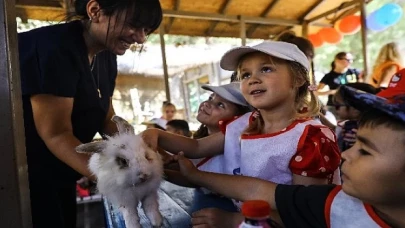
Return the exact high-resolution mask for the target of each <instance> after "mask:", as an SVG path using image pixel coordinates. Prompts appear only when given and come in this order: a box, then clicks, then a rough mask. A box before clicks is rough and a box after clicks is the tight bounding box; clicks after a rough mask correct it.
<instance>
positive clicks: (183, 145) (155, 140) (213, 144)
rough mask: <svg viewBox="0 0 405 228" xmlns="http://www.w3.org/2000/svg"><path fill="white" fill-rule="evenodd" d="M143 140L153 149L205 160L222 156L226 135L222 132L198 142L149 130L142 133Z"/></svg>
mask: <svg viewBox="0 0 405 228" xmlns="http://www.w3.org/2000/svg"><path fill="white" fill-rule="evenodd" d="M142 138H143V140H144V141H145V142H146V143H147V144H148V145H149V146H150V147H151V148H153V149H156V148H157V147H161V148H162V149H164V150H166V151H169V152H170V153H173V154H177V153H179V152H180V151H183V152H184V154H185V156H186V157H188V158H203V157H210V156H215V155H218V154H221V153H222V152H223V150H224V142H225V135H224V134H223V133H222V132H218V133H215V134H212V135H210V136H208V137H205V138H201V139H198V140H197V139H191V138H188V137H184V136H181V135H176V134H172V133H168V132H165V131H162V130H159V129H147V130H145V131H144V132H143V133H142Z"/></svg>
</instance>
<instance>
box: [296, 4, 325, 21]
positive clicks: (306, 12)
mask: <svg viewBox="0 0 405 228" xmlns="http://www.w3.org/2000/svg"><path fill="white" fill-rule="evenodd" d="M323 2H325V0H318V1H317V2H315V3H314V4H313V5H312V6H311V7H309V9H308V10H307V11H305V12H304V13H303V14H302V16H301V17H300V19H302V20H304V19H305V18H306V17H307V16H308V15H310V14H311V13H312V12H314V11H315V10H316V9H317V8H318V7H319V6H320V5H321V4H322V3H323Z"/></svg>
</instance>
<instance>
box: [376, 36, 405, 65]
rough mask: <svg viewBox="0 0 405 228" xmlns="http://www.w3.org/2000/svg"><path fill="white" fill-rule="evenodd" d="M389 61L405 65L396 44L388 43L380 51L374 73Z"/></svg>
mask: <svg viewBox="0 0 405 228" xmlns="http://www.w3.org/2000/svg"><path fill="white" fill-rule="evenodd" d="M389 61H393V62H397V63H399V64H401V65H402V64H403V62H402V57H401V53H400V51H399V47H398V44H397V43H396V42H391V43H387V44H385V45H384V46H383V47H382V48H381V49H380V52H379V53H378V57H377V59H376V60H375V63H374V66H373V71H375V70H376V69H377V68H378V67H379V66H380V65H381V64H383V63H385V62H389Z"/></svg>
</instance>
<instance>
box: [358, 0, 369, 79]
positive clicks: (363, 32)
mask: <svg viewBox="0 0 405 228" xmlns="http://www.w3.org/2000/svg"><path fill="white" fill-rule="evenodd" d="M360 12H361V14H360V17H361V43H362V46H363V60H364V61H363V68H364V69H363V77H364V80H366V77H367V75H368V55H367V25H366V2H365V0H361V1H360Z"/></svg>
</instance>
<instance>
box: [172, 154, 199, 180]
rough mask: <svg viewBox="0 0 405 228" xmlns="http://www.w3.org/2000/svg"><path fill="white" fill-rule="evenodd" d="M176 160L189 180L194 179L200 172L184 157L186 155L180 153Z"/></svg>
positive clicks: (175, 157)
mask: <svg viewBox="0 0 405 228" xmlns="http://www.w3.org/2000/svg"><path fill="white" fill-rule="evenodd" d="M174 159H175V160H176V161H177V162H178V163H179V166H180V172H181V174H182V175H183V176H184V177H186V178H187V179H188V180H191V179H193V177H194V176H195V175H196V174H197V173H198V172H199V171H198V169H197V168H196V167H195V166H194V164H193V162H191V161H190V159H187V158H185V157H184V153H183V152H180V153H179V154H178V155H175V156H174Z"/></svg>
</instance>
